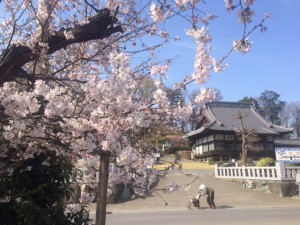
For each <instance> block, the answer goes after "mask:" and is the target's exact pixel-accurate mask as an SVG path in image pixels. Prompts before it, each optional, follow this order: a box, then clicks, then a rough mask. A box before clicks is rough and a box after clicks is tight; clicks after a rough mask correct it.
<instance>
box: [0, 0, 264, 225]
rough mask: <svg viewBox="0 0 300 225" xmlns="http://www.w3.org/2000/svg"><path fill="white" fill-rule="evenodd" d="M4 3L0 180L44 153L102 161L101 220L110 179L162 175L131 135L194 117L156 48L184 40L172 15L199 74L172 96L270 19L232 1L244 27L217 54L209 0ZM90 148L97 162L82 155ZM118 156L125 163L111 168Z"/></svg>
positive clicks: (144, 180) (141, 183)
mask: <svg viewBox="0 0 300 225" xmlns="http://www.w3.org/2000/svg"><path fill="white" fill-rule="evenodd" d="M0 4H1V8H2V9H3V13H2V15H1V24H0V29H1V34H0V40H1V41H0V47H1V55H0V85H1V87H0V114H1V117H0V127H1V128H0V129H1V133H0V139H1V144H0V145H1V155H0V157H1V160H0V161H1V163H0V167H1V168H0V172H1V177H3V176H9V175H10V174H11V173H12V172H13V171H14V170H16V169H17V168H18V167H20V165H22V162H24V161H26V160H27V159H30V158H33V157H34V156H35V155H39V154H40V153H42V152H45V151H51V152H55V153H56V154H57V155H62V156H65V157H70V158H73V159H74V160H75V161H77V162H80V163H81V164H82V165H83V164H84V165H85V166H87V167H89V168H90V172H91V173H94V172H95V166H96V164H97V163H95V162H96V161H95V158H96V159H97V160H99V158H100V165H99V171H100V177H99V183H98V192H97V212H96V213H97V215H96V224H105V211H106V196H107V184H108V179H110V182H113V183H120V182H123V183H125V184H130V185H131V186H132V187H133V188H134V191H135V192H136V193H137V194H143V193H145V191H150V189H151V187H152V183H153V182H154V180H155V179H154V178H155V176H156V174H155V173H154V174H151V173H149V172H146V170H145V168H147V166H149V165H150V163H151V154H150V151H149V150H148V149H149V148H148V147H147V146H146V145H145V144H144V143H142V142H140V141H138V139H137V138H134V137H135V136H138V135H139V132H140V130H142V129H143V130H145V128H147V127H149V126H150V125H151V124H152V123H158V122H160V123H161V122H162V121H167V120H168V119H170V118H179V119H182V120H187V119H188V118H189V115H190V114H191V113H190V112H191V110H192V106H191V105H190V104H181V103H180V104H177V105H174V104H171V103H170V102H169V98H168V95H171V94H172V91H171V92H168V93H166V91H165V89H164V83H165V82H166V81H167V74H168V69H169V67H170V66H171V64H172V59H161V58H159V57H158V55H157V53H158V51H159V49H161V47H163V46H164V45H165V44H166V43H168V42H169V41H180V38H179V37H177V36H174V37H172V36H171V35H170V33H169V30H168V25H169V21H172V20H173V19H175V18H177V19H182V20H183V21H185V23H186V24H187V27H186V34H187V35H189V36H191V37H192V38H194V40H195V42H196V43H197V49H196V52H195V64H194V72H193V71H191V73H190V74H187V75H186V76H185V77H183V79H182V82H180V83H178V84H176V85H175V86H174V92H175V91H176V90H178V89H181V88H185V87H186V86H187V85H188V84H190V83H192V82H194V83H196V84H199V85H201V84H203V83H205V82H207V81H208V80H209V79H210V76H211V72H212V71H215V72H221V71H223V70H224V69H225V68H226V64H224V61H225V60H226V58H227V57H228V56H229V55H230V54H231V53H232V51H234V50H237V51H238V52H241V53H246V52H247V51H249V50H250V48H251V44H252V42H251V41H250V39H249V35H250V34H251V33H252V32H253V31H254V30H255V29H258V28H260V29H261V30H265V29H266V28H265V27H264V25H263V24H264V21H265V19H266V18H267V17H268V16H266V17H263V18H262V20H261V22H260V23H258V24H255V25H251V22H252V16H253V15H254V12H253V11H252V9H251V7H252V5H253V4H254V0H245V1H242V0H237V1H233V0H226V1H225V7H226V8H227V10H228V11H229V12H232V11H237V15H238V18H239V21H240V22H241V25H242V26H243V27H244V29H243V33H242V34H241V37H240V38H239V39H237V40H235V41H233V46H231V47H229V51H228V53H227V54H226V55H224V57H223V58H221V59H219V60H218V59H216V58H214V57H213V56H212V54H211V53H212V51H211V47H212V46H211V45H212V44H211V43H212V39H213V37H212V36H211V34H210V31H209V29H208V27H209V24H210V22H211V21H212V20H214V19H216V18H217V16H216V15H213V14H206V13H205V12H204V9H205V1H201V0H163V1H161V0H157V1H153V2H152V1H142V0H141V1H133V0H103V1H96V0H77V1H73V0H64V1H58V0H51V1H50V0H49V1H45V0H22V1H21V0H2V1H1V3H0ZM249 25H251V26H249ZM149 43H150V44H149ZM141 58H142V60H141ZM183 76H184V75H183ZM149 77H152V79H153V80H154V85H155V90H154V91H153V92H152V96H151V97H148V98H147V99H143V100H141V99H140V98H137V97H136V96H137V92H138V91H139V90H140V88H141V84H142V83H144V80H146V79H149ZM213 95H214V93H212V91H211V89H209V90H205V89H201V91H200V93H199V95H198V96H197V97H196V101H197V103H199V104H201V103H203V102H205V101H209V100H210V98H211V96H213ZM85 154H87V155H90V156H94V157H95V158H89V160H81V161H78V160H76V159H77V158H80V157H82V156H83V155H85ZM112 159H113V160H115V162H116V163H117V165H118V166H119V168H120V169H119V170H118V171H116V172H114V173H111V174H108V163H109V162H110V160H112ZM98 162H99V161H98ZM44 164H47V160H46V161H45V162H44ZM98 164H99V163H98ZM170 189H172V190H173V189H174V190H175V189H176V188H172V187H170ZM8 197H9V196H8Z"/></svg>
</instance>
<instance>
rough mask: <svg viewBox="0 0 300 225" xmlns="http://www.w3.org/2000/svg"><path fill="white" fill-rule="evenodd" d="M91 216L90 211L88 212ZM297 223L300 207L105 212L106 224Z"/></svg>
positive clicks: (250, 224)
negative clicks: (106, 213)
mask: <svg viewBox="0 0 300 225" xmlns="http://www.w3.org/2000/svg"><path fill="white" fill-rule="evenodd" d="M91 216H92V217H94V214H91ZM158 224H163V225H199V224H201V225H241V224H242V225H283V224H284V225H299V224H300V207H256V208H239V209H235V208H227V209H216V210H212V209H203V210H201V209H200V210H170V211H131V212H119V213H112V214H108V215H107V218H106V225H158Z"/></svg>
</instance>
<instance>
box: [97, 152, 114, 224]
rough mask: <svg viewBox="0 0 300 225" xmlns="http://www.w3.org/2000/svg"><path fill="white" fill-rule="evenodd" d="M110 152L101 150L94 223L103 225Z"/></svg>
mask: <svg viewBox="0 0 300 225" xmlns="http://www.w3.org/2000/svg"><path fill="white" fill-rule="evenodd" d="M109 159H110V152H101V154H100V165H99V180H98V186H97V208H96V223H95V225H105V222H106V204H107V186H108V175H109Z"/></svg>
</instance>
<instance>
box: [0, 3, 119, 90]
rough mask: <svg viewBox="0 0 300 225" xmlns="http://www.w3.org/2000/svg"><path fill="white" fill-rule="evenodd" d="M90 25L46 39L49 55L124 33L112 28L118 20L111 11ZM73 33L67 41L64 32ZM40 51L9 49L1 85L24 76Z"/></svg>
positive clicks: (0, 73) (1, 70) (0, 69)
mask: <svg viewBox="0 0 300 225" xmlns="http://www.w3.org/2000/svg"><path fill="white" fill-rule="evenodd" d="M89 21H90V22H89V23H87V24H84V25H78V26H75V27H73V28H67V29H65V28H62V29H60V30H59V31H57V32H55V34H54V35H50V36H49V37H48V39H46V40H45V41H46V43H48V46H49V49H48V54H53V53H54V52H56V51H58V50H60V49H63V48H65V47H67V46H68V45H71V44H74V43H82V42H86V41H90V40H97V39H104V38H107V37H109V36H111V35H112V34H114V33H118V32H123V29H122V27H121V26H115V27H113V26H111V24H113V23H116V22H117V19H115V18H114V16H113V15H111V14H110V11H109V9H102V10H100V11H99V13H98V14H97V15H96V16H93V17H91V18H89ZM65 31H66V32H71V33H72V34H73V35H74V38H72V39H68V40H67V39H66V37H65V35H64V32H65ZM39 50H40V49H36V51H34V52H33V50H32V49H30V48H29V47H27V46H22V45H14V44H13V45H11V46H10V47H9V49H7V51H6V54H5V55H4V56H3V57H2V59H1V62H0V84H1V85H2V84H3V83H4V82H6V81H11V80H13V79H14V78H16V77H17V76H18V74H20V73H21V74H23V75H24V73H22V72H21V71H22V66H24V65H25V64H26V63H28V62H30V61H33V60H36V59H38V58H39Z"/></svg>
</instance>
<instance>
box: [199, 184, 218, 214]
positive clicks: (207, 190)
mask: <svg viewBox="0 0 300 225" xmlns="http://www.w3.org/2000/svg"><path fill="white" fill-rule="evenodd" d="M199 189H200V190H199V192H198V195H197V197H196V198H197V199H199V198H200V197H201V196H205V195H207V199H206V200H207V204H208V205H209V208H212V209H215V208H216V205H215V201H214V200H215V191H214V189H213V188H211V187H206V186H205V185H204V184H201V185H200V186H199Z"/></svg>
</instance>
